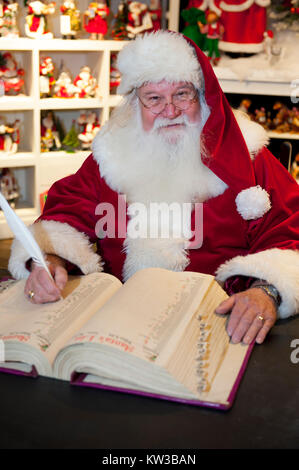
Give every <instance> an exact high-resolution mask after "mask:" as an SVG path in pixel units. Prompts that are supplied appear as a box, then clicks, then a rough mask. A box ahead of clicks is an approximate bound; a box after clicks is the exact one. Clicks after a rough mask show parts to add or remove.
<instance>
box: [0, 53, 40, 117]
mask: <svg viewBox="0 0 299 470" xmlns="http://www.w3.org/2000/svg"><path fill="white" fill-rule="evenodd" d="M33 90H34V81H33V77H32V53H31V51H22V52H20V51H17V52H15V51H14V52H12V51H0V103H1V111H5V110H15V109H24V110H25V109H32V108H33V106H34V101H33Z"/></svg>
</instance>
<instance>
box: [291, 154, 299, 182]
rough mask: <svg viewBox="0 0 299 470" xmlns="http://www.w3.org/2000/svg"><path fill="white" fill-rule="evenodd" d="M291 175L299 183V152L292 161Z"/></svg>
mask: <svg viewBox="0 0 299 470" xmlns="http://www.w3.org/2000/svg"><path fill="white" fill-rule="evenodd" d="M291 175H292V176H293V178H295V180H296V181H297V182H298V184H299V153H297V155H296V157H295V160H294V161H293V163H292V166H291Z"/></svg>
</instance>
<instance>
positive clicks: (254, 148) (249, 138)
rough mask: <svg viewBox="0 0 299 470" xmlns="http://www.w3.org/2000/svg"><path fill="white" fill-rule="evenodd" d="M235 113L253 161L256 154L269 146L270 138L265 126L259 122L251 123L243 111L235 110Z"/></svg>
mask: <svg viewBox="0 0 299 470" xmlns="http://www.w3.org/2000/svg"><path fill="white" fill-rule="evenodd" d="M233 113H234V116H235V118H236V121H237V123H238V126H239V128H240V131H241V132H242V135H243V137H244V140H245V143H246V145H247V148H248V150H249V153H250V156H251V159H252V160H253V159H254V158H255V156H256V154H257V153H258V152H259V151H260V150H261V149H262V148H263V147H264V146H266V145H268V143H269V136H268V134H267V132H266V130H265V129H264V128H263V126H261V125H260V124H258V123H257V122H254V121H251V119H250V117H249V116H248V115H247V114H246V113H244V112H243V111H240V110H239V109H233Z"/></svg>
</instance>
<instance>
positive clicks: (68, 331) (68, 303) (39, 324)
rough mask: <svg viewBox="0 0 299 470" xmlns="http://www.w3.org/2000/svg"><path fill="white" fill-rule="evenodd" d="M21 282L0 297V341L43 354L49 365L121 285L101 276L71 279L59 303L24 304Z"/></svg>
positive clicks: (108, 277) (112, 278)
mask: <svg viewBox="0 0 299 470" xmlns="http://www.w3.org/2000/svg"><path fill="white" fill-rule="evenodd" d="M24 285H25V281H20V282H18V283H17V284H15V285H14V286H13V287H11V288H10V289H8V290H7V291H5V292H3V293H2V294H1V296H0V339H2V340H3V341H5V342H7V341H17V342H20V343H26V344H29V345H30V346H33V347H35V348H37V349H38V350H40V351H41V352H43V353H44V354H45V355H46V356H47V358H48V360H49V362H50V363H52V362H53V360H54V357H55V355H56V353H57V352H58V350H59V349H60V348H61V347H63V345H64V344H65V343H66V342H67V341H68V340H69V338H70V337H72V335H73V334H74V333H75V332H76V331H77V330H78V329H79V328H81V327H82V324H83V323H84V322H85V321H87V320H88V319H89V318H90V317H91V316H92V315H93V314H94V312H95V311H96V310H97V309H98V308H100V307H101V306H102V305H103V304H104V303H105V302H106V301H107V300H108V299H109V298H110V296H111V295H113V294H114V293H115V292H116V291H117V289H119V288H120V287H121V282H120V281H119V280H117V279H116V278H114V277H112V276H110V275H107V274H102V273H95V274H90V275H88V276H81V277H76V278H73V279H71V280H70V281H69V282H68V284H67V286H66V288H65V290H64V291H63V293H62V297H63V299H62V300H59V301H58V302H53V303H47V304H43V305H36V304H33V303H31V302H29V301H28V299H26V297H25V295H24Z"/></svg>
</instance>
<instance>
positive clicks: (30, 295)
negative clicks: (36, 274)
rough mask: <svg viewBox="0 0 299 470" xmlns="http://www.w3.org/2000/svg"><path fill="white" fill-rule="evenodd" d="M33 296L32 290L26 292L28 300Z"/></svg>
mask: <svg viewBox="0 0 299 470" xmlns="http://www.w3.org/2000/svg"><path fill="white" fill-rule="evenodd" d="M34 296H35V294H34V292H33V290H30V291H29V292H28V298H29V299H30V300H32V299H33V297H34Z"/></svg>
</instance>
